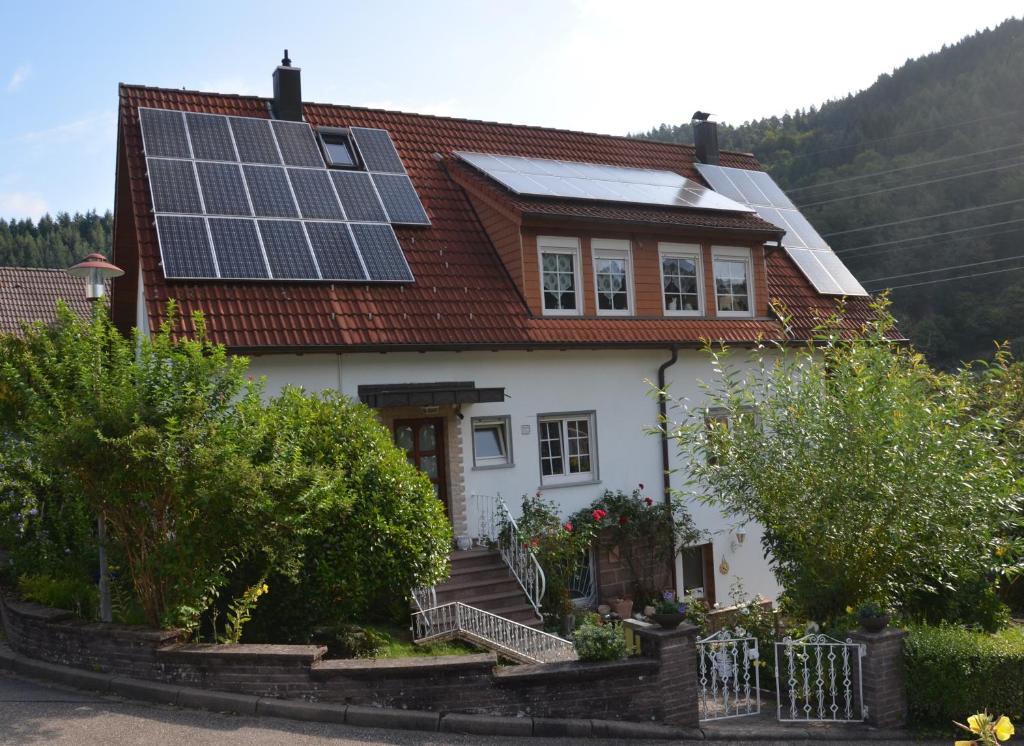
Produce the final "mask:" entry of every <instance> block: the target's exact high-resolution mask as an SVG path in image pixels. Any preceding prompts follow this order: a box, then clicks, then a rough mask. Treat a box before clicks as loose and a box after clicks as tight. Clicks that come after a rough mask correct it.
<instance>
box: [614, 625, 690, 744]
mask: <svg viewBox="0 0 1024 746" xmlns="http://www.w3.org/2000/svg"><path fill="white" fill-rule="evenodd" d="M623 624H625V625H626V626H627V627H631V628H632V629H633V631H634V632H635V633H636V634H637V636H639V637H640V640H641V645H642V647H643V654H644V655H645V656H646V657H648V658H656V659H657V660H658V661H659V662H660V663H661V666H660V672H659V674H658V676H659V679H658V683H659V696H660V698H661V701H662V703H663V705H662V706H663V707H664V716H663V721H664V723H665V724H666V725H674V726H677V727H685V728H691V727H692V728H695V727H697V725H698V723H699V720H700V709H699V707H698V703H697V631H698V630H697V628H696V627H695V626H694V625H692V624H681V625H679V627H677V628H676V629H661V628H659V627H652V626H650V625H647V624H642V623H640V622H636V621H634V620H632V619H626V620H625V621H624V622H623Z"/></svg>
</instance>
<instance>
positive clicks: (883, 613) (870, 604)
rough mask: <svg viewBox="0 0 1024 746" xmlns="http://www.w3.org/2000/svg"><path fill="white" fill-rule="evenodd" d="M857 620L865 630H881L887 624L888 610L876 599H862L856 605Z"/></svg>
mask: <svg viewBox="0 0 1024 746" xmlns="http://www.w3.org/2000/svg"><path fill="white" fill-rule="evenodd" d="M856 614H857V621H858V622H860V626H861V627H863V628H864V630H865V631H866V632H881V631H882V630H883V629H885V628H886V626H887V625H888V624H889V619H890V617H889V612H888V610H887V609H886V608H885V607H884V606H882V604H880V603H878V602H877V601H864V602H863V603H861V604H860V606H858V607H857V611H856Z"/></svg>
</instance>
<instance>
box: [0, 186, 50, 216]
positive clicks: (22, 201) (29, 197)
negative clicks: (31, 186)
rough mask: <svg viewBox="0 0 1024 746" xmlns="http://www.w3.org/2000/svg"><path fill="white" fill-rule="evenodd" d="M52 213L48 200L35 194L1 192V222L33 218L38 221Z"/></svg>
mask: <svg viewBox="0 0 1024 746" xmlns="http://www.w3.org/2000/svg"><path fill="white" fill-rule="evenodd" d="M49 211H50V208H49V206H48V205H47V203H46V200H45V199H43V197H42V195H40V194H37V193H35V192H0V220H6V219H9V218H18V219H20V218H32V219H33V220H38V219H39V218H40V217H42V216H43V214H45V213H47V212H49Z"/></svg>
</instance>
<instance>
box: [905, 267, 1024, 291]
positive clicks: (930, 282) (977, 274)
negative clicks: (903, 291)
mask: <svg viewBox="0 0 1024 746" xmlns="http://www.w3.org/2000/svg"><path fill="white" fill-rule="evenodd" d="M1018 269H1024V265H1021V266H1020V267H1006V268H1003V269H994V270H991V271H989V272H975V273H973V274H969V275H959V276H957V277H943V278H941V279H938V280H924V281H922V282H911V283H908V284H906V285H892V286H890V287H888V288H886V289H887V290H899V289H900V288H916V287H920V286H921V285H935V284H938V283H940V282H953V281H954V280H969V279H971V278H972V277H985V276H986V275H998V274H1002V273H1003V272H1014V271H1016V270H1018Z"/></svg>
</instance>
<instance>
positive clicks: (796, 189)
mask: <svg viewBox="0 0 1024 746" xmlns="http://www.w3.org/2000/svg"><path fill="white" fill-rule="evenodd" d="M1022 146H1024V143H1015V144H1013V145H1002V146H1000V147H998V148H989V149H987V150H976V151H974V152H972V153H964V154H962V155H951V156H949V157H947V158H939V159H937V160H934V161H925V162H924V163H915V164H912V165H910V166H900V167H899V168H889V169H886V170H884V171H872V172H871V173H868V174H859V175H857V176H848V177H846V178H843V179H833V180H832V181H819V182H816V183H814V184H807V185H805V186H800V187H791V188H789V189H787V190H786V193H787V194H792V193H793V192H802V191H806V190H807V189H820V188H821V187H827V186H832V185H833V184H845V183H847V182H850V181H861V180H863V179H873V178H874V177H876V176H886V175H888V174H895V173H900V172H902V171H910V170H912V169H915V168H924V167H925V166H934V165H936V164H938V163H949V162H950V161H956V160H959V159H961V158H970V157H971V156H976V155H988V154H989V153H999V152H1002V151H1004V150H1012V149H1013V148H1019V147H1022Z"/></svg>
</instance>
